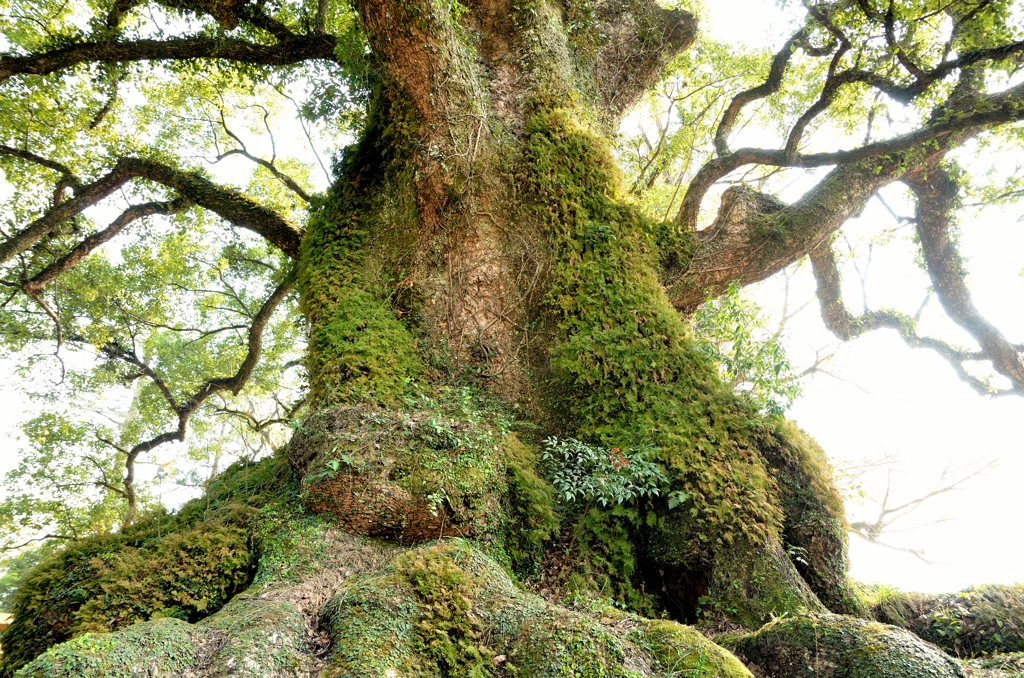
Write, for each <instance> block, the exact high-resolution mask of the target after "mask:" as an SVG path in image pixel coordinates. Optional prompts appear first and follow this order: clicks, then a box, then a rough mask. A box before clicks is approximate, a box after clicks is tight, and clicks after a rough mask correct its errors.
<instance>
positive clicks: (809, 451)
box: [760, 420, 868, 617]
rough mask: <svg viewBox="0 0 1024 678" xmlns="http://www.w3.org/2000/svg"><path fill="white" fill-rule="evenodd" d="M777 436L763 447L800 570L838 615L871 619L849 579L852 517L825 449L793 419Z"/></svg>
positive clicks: (786, 536) (775, 429)
mask: <svg viewBox="0 0 1024 678" xmlns="http://www.w3.org/2000/svg"><path fill="white" fill-rule="evenodd" d="M773 434H774V435H773V436H771V437H768V438H767V439H766V440H765V441H764V442H763V443H762V444H761V446H760V447H761V450H762V453H763V454H764V458H765V460H766V462H767V463H768V464H769V466H770V467H771V469H772V475H773V476H774V477H775V479H776V481H777V482H778V485H779V494H780V499H781V505H782V511H783V515H784V525H783V539H784V541H785V544H786V548H787V549H788V550H789V552H790V555H791V557H792V559H793V561H794V564H795V565H796V568H797V571H798V572H800V575H801V576H802V577H803V578H804V580H805V581H806V582H807V584H808V586H810V588H811V590H812V591H814V593H815V594H816V595H817V596H818V598H819V599H820V600H821V602H822V603H824V605H825V606H826V607H827V608H828V609H829V610H831V611H832V612H836V613H839V614H852V615H856V616H860V617H866V616H868V615H867V609H866V608H865V607H864V605H862V604H861V602H860V599H859V598H858V597H857V596H856V595H855V594H854V592H853V590H852V589H851V588H850V584H849V580H848V579H847V576H846V572H847V570H848V569H849V556H848V548H849V544H848V540H849V537H848V532H847V523H846V513H845V511H844V509H843V500H842V498H841V497H840V495H839V492H838V490H836V487H835V485H834V484H833V482H832V467H831V466H830V465H829V463H828V459H827V458H826V456H825V452H824V450H822V449H821V447H820V446H819V445H818V444H817V443H816V442H815V441H814V440H813V439H812V438H811V437H810V436H808V435H807V434H806V433H804V432H803V431H802V430H800V429H799V428H798V427H797V426H796V425H795V424H794V423H793V422H791V421H785V420H778V421H776V422H774V427H773Z"/></svg>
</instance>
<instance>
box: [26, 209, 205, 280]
mask: <svg viewBox="0 0 1024 678" xmlns="http://www.w3.org/2000/svg"><path fill="white" fill-rule="evenodd" d="M188 204H189V203H188V201H186V200H183V199H181V198H179V199H177V200H172V201H170V202H147V203H144V204H141V205H132V206H131V207H129V208H128V209H126V210H125V211H124V212H122V213H121V214H120V215H119V216H118V217H117V218H116V219H114V221H112V222H111V223H110V226H107V227H106V228H105V229H103V230H102V231H99V232H98V233H94V234H93V235H90V236H89V237H88V238H86V239H84V240H83V241H82V242H80V243H79V244H78V245H76V246H75V248H74V249H72V250H71V251H70V252H68V253H67V254H66V255H65V256H64V257H62V258H61V259H59V260H57V261H55V262H53V263H52V264H50V265H49V266H47V267H46V268H44V269H43V270H42V271H40V272H39V273H37V274H36V275H34V276H33V277H32V278H30V279H29V280H27V281H25V283H24V284H23V285H22V289H23V290H25V293H26V294H28V295H30V296H31V295H34V294H35V295H37V294H39V293H41V292H42V291H43V289H44V288H45V287H46V285H48V284H49V283H51V282H53V281H54V280H55V279H56V278H58V277H59V276H61V275H63V274H64V273H66V272H68V271H69V270H71V269H72V268H73V267H74V266H75V265H76V264H78V262H80V261H81V260H82V259H84V258H85V257H87V256H89V254H90V253H91V252H92V251H93V250H95V249H96V248H97V247H99V246H100V245H102V244H103V243H105V242H109V241H110V240H111V239H113V238H114V236H116V235H117V234H118V233H120V232H121V231H123V230H124V228H125V227H126V226H128V224H130V223H132V222H133V221H136V220H138V219H142V218H144V217H148V216H152V215H154V214H164V215H168V214H174V213H176V212H180V211H181V210H182V209H184V208H186V207H188Z"/></svg>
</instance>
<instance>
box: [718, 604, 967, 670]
mask: <svg viewBox="0 0 1024 678" xmlns="http://www.w3.org/2000/svg"><path fill="white" fill-rule="evenodd" d="M718 641H719V642H720V643H722V644H723V645H724V646H725V647H727V648H729V649H730V650H732V651H733V652H735V653H736V655H737V656H739V657H741V658H745V659H746V661H748V662H749V663H753V664H756V665H757V666H758V667H759V668H760V670H761V671H762V672H763V673H764V675H766V676H768V677H769V678H814V677H816V676H830V677H831V678H879V677H880V676H884V677H885V678H921V677H922V676H930V677H932V678H964V672H963V669H962V668H961V667H960V665H959V664H958V663H957V662H956V661H955V660H954V659H952V658H951V657H949V656H948V655H946V654H945V653H943V652H942V651H941V650H939V649H938V648H937V647H935V646H933V645H929V644H928V643H925V642H923V641H922V640H921V639H920V638H918V637H917V636H915V635H913V634H911V633H908V632H907V631H905V630H904V629H901V628H899V627H896V626H888V625H885V624H880V623H878V622H873V621H867V620H864V619H857V618H854V617H849V616H844V615H836V614H817V615H810V614H801V615H796V616H793V617H784V618H781V619H777V620H775V621H773V622H771V623H769V624H766V625H765V626H764V627H762V628H761V629H759V630H757V631H756V632H754V633H750V634H747V635H739V636H731V637H720V638H719V639H718Z"/></svg>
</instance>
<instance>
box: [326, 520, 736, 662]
mask: <svg viewBox="0 0 1024 678" xmlns="http://www.w3.org/2000/svg"><path fill="white" fill-rule="evenodd" d="M323 624H324V626H325V628H327V629H328V630H329V632H330V635H331V638H332V644H331V648H330V657H331V666H330V668H329V669H328V670H327V671H326V672H325V673H324V674H323V675H324V676H331V677H332V678H334V677H341V676H345V677H349V676H352V677H354V676H360V677H362V676H388V675H397V676H421V675H422V676H436V675H442V676H467V677H470V676H472V677H476V678H483V677H489V676H495V677H497V676H509V675H515V676H519V677H522V678H525V677H527V676H580V677H587V678H589V677H598V676H609V677H610V676H621V677H623V678H626V677H635V678H639V677H642V676H669V675H690V676H702V677H711V676H720V677H722V678H726V677H728V678H750V674H749V672H748V671H747V670H746V669H745V668H744V667H743V666H742V664H740V663H739V661H738V660H737V659H736V658H735V657H733V656H732V655H730V654H729V653H728V652H726V651H725V650H723V649H722V648H720V647H717V646H716V645H714V644H713V643H711V642H710V641H708V640H707V639H706V638H704V637H703V636H701V635H700V634H699V633H698V632H697V631H695V630H693V629H692V628H689V627H685V626H682V625H680V624H677V623H675V622H670V621H664V620H661V621H651V620H646V619H642V618H640V617H637V616H635V615H631V614H627V613H624V612H621V611H619V610H616V609H614V608H611V607H609V606H607V605H603V604H592V605H584V606H582V607H579V608H576V609H569V608H565V607H559V606H556V605H552V604H550V603H548V602H546V601H545V600H543V599H541V598H539V597H537V596H535V595H531V594H529V593H525V592H523V591H521V590H520V589H518V588H517V587H516V586H515V584H514V583H513V582H512V580H511V579H510V578H509V577H508V575H507V574H506V572H505V571H504V570H503V569H502V568H501V566H499V565H498V564H497V563H496V562H495V561H493V560H491V559H490V558H488V557H487V556H485V555H484V554H483V553H482V552H481V551H480V550H478V549H477V548H475V547H474V546H473V545H472V544H471V543H470V542H466V541H463V540H459V539H453V540H447V541H444V542H441V543H435V544H434V545H431V546H424V547H420V548H417V549H414V550H411V551H408V552H405V553H403V554H401V555H399V556H398V557H396V559H395V560H393V561H392V563H391V564H390V565H389V566H388V567H387V568H385V569H384V570H383V571H381V572H378V573H373V574H367V575H363V576H361V577H356V578H353V579H352V580H349V581H348V582H346V583H345V585H344V586H343V587H342V589H341V590H340V591H339V594H338V595H337V596H336V597H335V598H334V599H333V600H332V601H331V603H329V604H328V606H327V608H326V611H325V614H324V616H323ZM684 672H685V673H684Z"/></svg>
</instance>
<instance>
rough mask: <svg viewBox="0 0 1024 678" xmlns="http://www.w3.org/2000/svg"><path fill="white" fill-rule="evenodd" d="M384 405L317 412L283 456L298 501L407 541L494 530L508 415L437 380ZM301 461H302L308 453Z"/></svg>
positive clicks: (350, 524) (351, 526)
mask: <svg viewBox="0 0 1024 678" xmlns="http://www.w3.org/2000/svg"><path fill="white" fill-rule="evenodd" d="M404 405H405V406H404V407H402V408H397V407H396V408H391V409H388V410H384V409H378V408H372V407H348V408H339V409H333V410H321V411H320V412H318V413H317V414H315V415H314V416H313V417H311V418H310V419H309V420H307V421H306V422H305V423H304V425H303V427H302V429H301V431H300V432H299V433H298V434H297V435H296V436H295V438H294V439H293V441H292V444H291V445H290V451H289V454H290V455H291V456H292V458H293V459H294V460H295V461H296V463H300V464H302V465H303V466H304V467H305V476H304V478H303V482H302V494H303V501H304V502H305V504H306V505H307V506H308V507H310V509H311V510H313V511H314V512H317V513H330V514H332V515H334V516H336V517H337V518H338V519H339V520H340V521H341V523H340V524H341V525H342V526H343V527H344V528H345V529H347V530H348V531H350V532H353V533H356V534H367V535H372V536H380V537H387V538H392V539H399V540H400V541H403V542H404V543H415V542H417V541H423V540H425V539H431V538H437V537H438V536H440V535H441V534H444V530H447V533H448V534H452V533H455V534H462V535H466V536H468V535H470V534H484V533H494V532H496V531H497V527H498V524H499V522H500V520H499V510H498V509H499V506H498V498H499V497H500V495H501V494H502V492H503V490H504V484H505V456H506V455H505V454H504V453H503V449H504V445H505V439H506V436H508V435H509V421H508V419H507V418H506V417H505V415H504V414H503V412H502V411H501V410H500V409H495V408H494V407H492V406H491V404H490V403H489V401H488V400H487V399H486V398H485V397H483V396H482V395H481V394H479V393H478V392H476V391H474V390H471V389H465V388H449V387H438V388H436V389H434V391H433V396H427V395H426V394H425V393H421V394H420V395H419V396H418V397H416V398H412V397H410V398H406V399H405V401H404ZM307 459H308V461H303V460H307Z"/></svg>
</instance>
